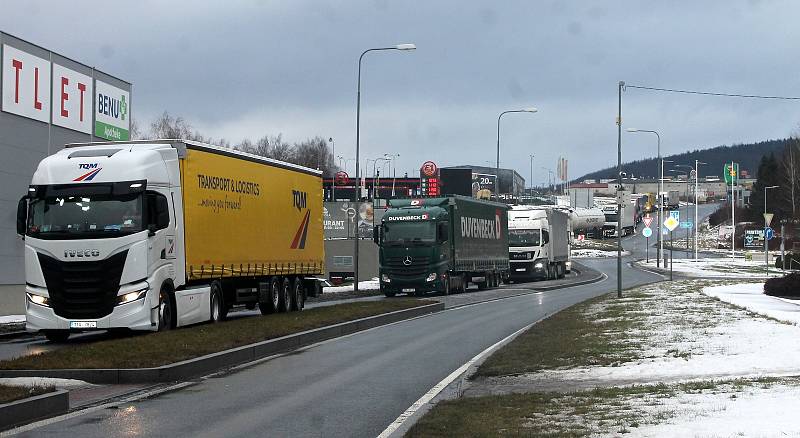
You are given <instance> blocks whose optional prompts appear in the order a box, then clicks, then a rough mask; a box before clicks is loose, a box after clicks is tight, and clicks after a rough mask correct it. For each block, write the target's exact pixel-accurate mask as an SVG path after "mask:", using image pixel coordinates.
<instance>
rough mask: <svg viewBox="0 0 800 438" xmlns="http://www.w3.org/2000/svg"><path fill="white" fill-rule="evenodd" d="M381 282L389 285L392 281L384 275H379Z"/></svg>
mask: <svg viewBox="0 0 800 438" xmlns="http://www.w3.org/2000/svg"><path fill="white" fill-rule="evenodd" d="M381 281H382V282H384V283H391V282H392V279H391V278H389V276H388V275H386V274H381Z"/></svg>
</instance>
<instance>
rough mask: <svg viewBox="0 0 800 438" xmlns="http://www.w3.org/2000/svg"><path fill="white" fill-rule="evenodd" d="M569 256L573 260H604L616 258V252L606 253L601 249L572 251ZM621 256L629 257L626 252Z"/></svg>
mask: <svg viewBox="0 0 800 438" xmlns="http://www.w3.org/2000/svg"><path fill="white" fill-rule="evenodd" d="M570 255H571V256H572V257H573V258H604V257H616V256H617V251H616V250H614V251H606V250H602V249H573V250H572V251H570ZM622 255H623V256H627V255H630V252H628V251H622Z"/></svg>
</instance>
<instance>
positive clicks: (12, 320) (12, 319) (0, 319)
mask: <svg viewBox="0 0 800 438" xmlns="http://www.w3.org/2000/svg"><path fill="white" fill-rule="evenodd" d="M20 322H25V315H6V316H0V324H16V323H20Z"/></svg>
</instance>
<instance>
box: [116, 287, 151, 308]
mask: <svg viewBox="0 0 800 438" xmlns="http://www.w3.org/2000/svg"><path fill="white" fill-rule="evenodd" d="M145 295H147V289H142V290H137V291H133V292H128V293H126V294H125V295H120V296H118V297H117V304H118V305H119V304H127V303H130V302H133V301H136V300H140V299H142V298H144V297H145Z"/></svg>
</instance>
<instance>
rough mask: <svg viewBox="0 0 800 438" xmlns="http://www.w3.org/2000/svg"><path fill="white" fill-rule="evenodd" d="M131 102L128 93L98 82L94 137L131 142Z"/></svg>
mask: <svg viewBox="0 0 800 438" xmlns="http://www.w3.org/2000/svg"><path fill="white" fill-rule="evenodd" d="M130 101H131V94H130V93H128V92H127V91H125V90H122V89H119V88H117V87H114V86H111V85H109V84H106V83H105V82H102V81H97V87H96V91H95V122H94V135H95V136H97V137H100V138H104V139H106V140H114V141H122V140H130V126H131V123H130V122H131V121H130V117H129V114H128V110H129V108H128V106H129V103H130Z"/></svg>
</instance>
